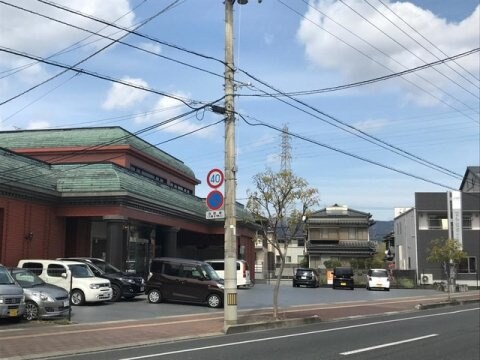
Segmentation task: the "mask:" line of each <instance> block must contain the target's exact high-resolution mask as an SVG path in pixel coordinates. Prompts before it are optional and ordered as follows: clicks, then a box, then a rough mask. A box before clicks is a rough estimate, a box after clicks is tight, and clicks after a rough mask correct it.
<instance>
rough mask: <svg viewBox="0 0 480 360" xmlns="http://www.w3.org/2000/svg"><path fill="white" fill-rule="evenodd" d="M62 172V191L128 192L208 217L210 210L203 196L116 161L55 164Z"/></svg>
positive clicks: (103, 193) (60, 176) (56, 168)
mask: <svg viewBox="0 0 480 360" xmlns="http://www.w3.org/2000/svg"><path fill="white" fill-rule="evenodd" d="M52 167H53V168H54V169H55V170H56V171H57V175H58V176H59V179H58V183H57V190H58V191H59V192H61V193H64V194H66V193H76V194H79V193H85V195H87V193H100V192H101V193H102V195H108V193H115V192H116V193H118V192H125V193H129V194H131V195H137V196H140V197H142V198H145V199H149V200H150V201H151V202H152V203H156V204H160V205H163V206H168V207H172V208H176V209H178V210H183V211H189V212H194V213H195V215H198V216H201V217H205V211H206V210H207V208H206V205H205V201H204V200H203V199H201V198H198V197H195V196H192V195H188V194H185V193H183V192H181V191H178V190H175V189H172V188H170V187H168V186H167V185H162V184H160V185H159V184H157V183H155V182H153V181H151V180H149V179H147V178H145V177H142V176H140V175H138V174H136V173H134V172H131V171H129V170H126V169H124V168H122V167H119V166H116V165H113V164H90V165H78V164H69V165H54V166H52Z"/></svg>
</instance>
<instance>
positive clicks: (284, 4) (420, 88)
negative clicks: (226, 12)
mask: <svg viewBox="0 0 480 360" xmlns="http://www.w3.org/2000/svg"><path fill="white" fill-rule="evenodd" d="M277 1H278V2H279V3H281V4H282V5H283V6H285V7H286V8H288V9H289V10H291V11H292V12H294V13H296V14H297V15H299V16H300V17H302V18H304V19H305V20H307V21H309V22H311V23H312V24H314V25H315V26H317V27H318V28H320V29H322V30H323V31H325V32H326V33H328V34H329V35H330V36H332V37H334V38H335V39H337V40H338V41H340V42H342V43H344V44H345V45H347V46H348V47H350V48H352V49H354V50H355V51H357V52H358V53H360V54H361V55H363V56H365V57H366V58H368V59H370V60H371V61H373V62H374V63H376V64H378V65H380V66H381V67H383V68H385V69H387V70H388V71H390V72H392V73H394V71H393V70H392V69H390V68H389V67H388V66H386V65H385V64H383V63H381V62H380V61H377V60H375V59H374V58H372V57H371V56H370V55H368V54H367V53H365V52H364V51H362V50H360V49H358V48H356V47H355V46H353V45H351V44H349V43H347V42H346V41H344V40H343V39H341V38H340V37H338V36H337V35H335V34H334V33H332V32H331V31H328V30H327V29H325V28H324V27H322V26H320V25H319V24H317V23H316V22H314V21H313V20H311V19H309V18H307V17H305V16H304V15H303V14H301V13H299V12H298V11H297V10H295V9H294V8H292V7H291V6H289V5H287V4H286V3H285V2H283V1H282V0H277ZM308 5H309V6H311V5H310V4H308ZM313 9H315V10H316V11H317V12H319V13H321V14H323V15H324V16H326V17H328V16H327V15H326V14H324V13H322V12H321V11H320V10H318V9H317V8H315V7H313ZM328 18H329V19H330V20H332V21H333V22H334V23H336V24H337V25H338V26H340V27H342V28H343V29H345V31H348V32H349V33H351V34H352V35H353V36H355V37H357V38H358V39H360V40H361V41H363V42H365V43H367V44H368V45H369V46H371V47H372V48H374V49H375V50H377V51H379V52H380V53H382V54H384V55H385V56H387V57H388V55H387V54H385V53H384V52H383V51H382V50H380V49H378V48H377V47H375V46H374V45H372V44H371V43H369V42H368V41H366V40H365V39H363V38H361V37H359V36H358V35H357V34H355V33H354V32H352V31H351V30H349V29H347V28H346V27H344V26H343V25H341V24H339V23H338V22H336V21H335V20H333V19H332V18H330V17H328ZM392 60H393V61H395V62H397V63H398V64H399V65H401V66H403V67H405V66H404V65H402V64H400V63H399V62H398V61H396V60H395V59H393V58H392ZM402 79H403V80H404V81H406V82H408V83H409V84H410V85H412V86H413V87H416V88H417V89H419V90H421V91H423V92H424V93H426V94H427V95H429V96H431V97H432V98H434V99H436V100H438V101H439V102H441V103H443V104H445V105H446V106H448V107H450V108H452V109H454V110H455V111H457V112H459V113H460V114H462V115H463V116H465V117H467V118H469V119H471V120H473V121H476V119H475V118H473V117H471V116H468V115H467V114H466V113H464V112H463V111H462V110H460V109H457V108H456V107H454V106H453V105H451V104H449V103H448V102H446V101H445V100H443V99H442V98H440V97H438V96H436V95H434V94H432V93H431V92H429V91H428V90H425V89H424V88H422V87H421V86H419V85H418V84H416V83H415V82H413V81H410V80H408V79H407V78H405V77H402ZM432 85H433V84H432ZM433 86H435V85H433ZM439 90H440V91H441V92H444V91H443V90H442V89H439ZM467 107H469V106H468V105H467ZM473 111H476V110H473ZM477 112H478V111H477Z"/></svg>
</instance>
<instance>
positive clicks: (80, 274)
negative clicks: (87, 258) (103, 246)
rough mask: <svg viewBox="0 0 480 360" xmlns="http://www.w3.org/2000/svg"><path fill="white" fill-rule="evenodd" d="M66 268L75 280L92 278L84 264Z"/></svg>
mask: <svg viewBox="0 0 480 360" xmlns="http://www.w3.org/2000/svg"><path fill="white" fill-rule="evenodd" d="M68 268H69V269H70V271H71V272H72V276H73V277H76V278H89V277H94V276H95V275H93V272H92V270H90V268H89V267H88V266H87V265H85V264H78V265H68Z"/></svg>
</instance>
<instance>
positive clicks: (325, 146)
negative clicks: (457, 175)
mask: <svg viewBox="0 0 480 360" xmlns="http://www.w3.org/2000/svg"><path fill="white" fill-rule="evenodd" d="M236 114H237V115H238V116H240V117H241V118H242V119H243V121H245V123H247V124H248V125H250V126H263V127H267V128H270V129H272V130H275V131H278V132H281V133H284V131H285V130H284V129H281V128H279V127H276V126H274V125H272V124H268V123H265V122H263V121H260V120H258V119H255V121H257V123H256V124H254V123H251V122H249V121H248V120H246V119H245V117H244V116H243V115H242V114H240V113H238V112H236ZM287 135H289V136H292V137H295V138H298V139H300V140H304V141H307V142H309V143H312V144H315V145H319V146H321V147H324V148H326V149H329V150H332V151H335V152H338V153H341V154H343V155H346V156H349V157H353V158H355V159H357V160H361V161H364V162H367V163H370V164H373V165H376V166H379V167H381V168H384V169H388V170H391V171H394V172H397V173H399V174H403V175H406V176H409V177H412V178H415V179H417V180H422V181H425V182H428V183H430V184H434V185H438V186H441V187H444V188H447V189H451V190H456V189H455V188H452V187H451V186H448V185H444V184H441V183H439V182H436V181H432V180H429V179H426V178H424V177H421V176H418V175H415V174H412V173H409V172H407V171H403V170H400V169H397V168H394V167H392V166H389V165H385V164H382V163H380V162H378V161H375V160H371V159H367V158H364V157H362V156H359V155H355V154H352V153H350V152H348V151H345V150H342V149H339V148H336V147H333V146H330V145H327V144H324V143H321V142H319V141H316V140H313V139H310V138H308V137H306V136H303V135H300V134H296V133H293V132H291V131H288V133H287Z"/></svg>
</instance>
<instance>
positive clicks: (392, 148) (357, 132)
mask: <svg viewBox="0 0 480 360" xmlns="http://www.w3.org/2000/svg"><path fill="white" fill-rule="evenodd" d="M240 71H241V72H242V73H244V74H245V75H247V76H248V77H250V78H252V79H254V80H255V81H257V82H259V83H261V84H262V85H264V86H266V87H268V88H269V89H271V90H274V91H276V92H278V93H280V94H282V95H284V96H285V97H287V98H288V99H290V100H292V101H294V102H296V103H298V104H300V105H302V106H304V107H306V108H308V109H311V110H313V111H314V112H316V113H318V114H320V115H322V116H324V117H326V118H328V119H331V120H333V122H332V121H330V120H327V119H325V118H322V117H320V116H318V115H315V114H312V113H311V112H308V111H306V110H304V109H302V108H300V107H299V106H297V105H294V104H291V103H289V102H287V101H285V100H283V99H281V98H278V97H276V99H277V100H278V101H281V102H283V103H284V104H287V105H289V106H291V107H293V108H295V109H297V110H300V111H302V112H304V113H306V114H308V115H310V116H313V117H315V118H317V119H319V120H321V121H323V122H326V123H327V124H330V125H332V126H334V127H336V128H338V129H340V130H342V131H345V132H348V133H350V134H352V135H354V136H357V137H359V138H361V139H363V140H366V141H368V142H370V143H372V144H375V145H377V146H380V147H382V148H384V149H386V150H389V151H392V152H394V153H396V154H398V155H401V154H400V153H403V154H404V155H401V156H404V157H406V158H408V159H410V160H413V161H415V162H418V163H420V164H422V165H424V166H427V167H429V168H431V169H434V170H436V171H439V172H442V173H444V174H447V175H449V176H452V177H460V178H461V177H462V175H460V174H457V173H455V172H453V171H451V170H448V169H446V168H444V167H442V166H440V165H436V164H434V163H433V162H430V161H428V160H426V159H422V158H420V157H418V156H416V155H414V154H412V153H410V152H407V151H405V150H403V149H400V148H398V147H396V146H394V145H392V144H389V143H387V142H386V141H384V140H382V139H380V138H378V137H375V136H373V135H371V134H368V133H367V132H365V131H363V130H360V129H358V128H356V127H355V126H353V125H350V124H348V123H345V122H344V121H341V120H339V119H337V118H335V117H333V116H332V115H329V114H327V113H325V112H323V111H320V110H318V109H316V108H315V107H313V106H311V105H309V104H307V103H305V102H303V101H301V100H298V99H296V98H294V97H292V96H289V95H287V94H285V93H284V92H282V91H280V90H278V89H276V88H274V87H273V86H272V85H269V84H267V83H266V82H264V81H262V80H260V79H258V78H256V77H255V76H253V75H251V74H249V73H247V72H245V71H243V70H240ZM335 123H339V124H341V125H343V126H344V127H341V126H339V125H337V124H335ZM372 140H374V141H372ZM375 141H376V142H377V143H376V142H375Z"/></svg>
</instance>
